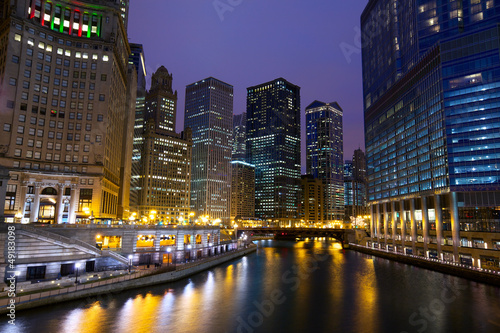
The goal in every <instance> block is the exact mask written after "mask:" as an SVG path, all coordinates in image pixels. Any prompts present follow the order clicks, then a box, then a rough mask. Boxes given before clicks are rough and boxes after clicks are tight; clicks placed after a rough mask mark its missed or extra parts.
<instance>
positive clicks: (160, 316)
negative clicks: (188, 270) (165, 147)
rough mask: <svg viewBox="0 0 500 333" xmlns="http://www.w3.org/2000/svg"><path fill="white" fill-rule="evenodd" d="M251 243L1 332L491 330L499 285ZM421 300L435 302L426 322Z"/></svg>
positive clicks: (316, 247) (330, 251)
mask: <svg viewBox="0 0 500 333" xmlns="http://www.w3.org/2000/svg"><path fill="white" fill-rule="evenodd" d="M259 245H260V248H259V250H258V251H257V252H256V253H254V254H251V255H249V256H246V257H244V258H241V259H238V260H236V261H233V262H231V263H227V264H224V265H221V266H219V267H216V268H214V269H212V270H210V271H207V272H203V273H200V274H197V275H194V276H192V277H191V278H189V279H185V280H182V281H178V282H175V283H170V284H166V285H160V286H154V287H147V288H142V289H138V290H131V291H125V292H122V293H119V294H117V295H111V297H108V296H107V295H103V297H100V298H97V299H99V301H90V302H88V301H86V300H81V301H78V302H68V303H63V304H61V305H57V306H49V307H45V308H39V309H34V310H29V311H24V312H19V314H18V319H17V321H16V326H15V327H13V326H10V325H8V324H6V323H3V322H2V323H0V332H23V333H24V332H37V333H39V332H81V333H93V332H100V333H101V332H126V333H129V332H130V333H132V332H133V333H136V332H217V333H221V332H222V333H223V332H245V333H254V332H403V331H405V332H418V331H419V330H421V331H422V329H423V327H424V326H423V325H424V324H423V323H425V325H426V326H425V331H426V332H497V331H499V328H500V315H499V313H500V305H499V304H500V303H499V298H500V291H499V289H498V288H494V287H490V286H486V285H481V284H477V283H472V282H469V281H466V280H462V279H459V278H455V277H451V276H446V275H443V274H440V273H436V272H431V271H427V270H422V269H419V268H415V267H411V266H406V265H403V264H399V263H394V262H390V261H387V260H383V259H380V258H373V257H371V256H366V255H363V254H360V253H356V252H353V251H345V252H344V251H342V249H341V247H340V244H338V243H332V242H329V241H312V240H308V241H305V242H278V241H262V242H259ZM450 286H451V287H450ZM447 288H448V289H447ZM443 290H444V291H445V292H447V290H450V292H449V293H446V294H444V295H445V296H446V297H447V298H443V296H441V295H443V294H442V293H443ZM452 296H453V301H450V302H445V301H444V300H447V299H451V297H452ZM439 302H441V303H439ZM441 304H442V306H441ZM422 308H426V309H430V310H432V309H434V311H433V312H432V311H431V312H430V314H431V315H432V318H431V319H432V320H431V319H426V320H425V322H424V321H423V320H424V319H422V318H423V317H422V315H421V313H420V311H421V309H422ZM414 314H415V315H416V317H414V321H411V319H410V318H411V316H412V315H414ZM415 320H420V321H417V324H415Z"/></svg>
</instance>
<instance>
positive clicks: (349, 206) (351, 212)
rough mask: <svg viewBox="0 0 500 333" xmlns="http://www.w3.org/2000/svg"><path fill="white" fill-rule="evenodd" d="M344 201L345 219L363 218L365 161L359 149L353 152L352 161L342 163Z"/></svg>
mask: <svg viewBox="0 0 500 333" xmlns="http://www.w3.org/2000/svg"><path fill="white" fill-rule="evenodd" d="M344 201H345V203H344V204H345V217H344V220H346V221H349V220H350V217H351V216H352V217H361V216H365V215H366V214H367V213H368V212H367V206H366V159H365V154H364V153H363V151H362V150H361V149H356V150H355V151H354V154H353V157H352V160H346V161H345V162H344Z"/></svg>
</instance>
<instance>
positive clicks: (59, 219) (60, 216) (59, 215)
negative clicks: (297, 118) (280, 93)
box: [56, 184, 64, 224]
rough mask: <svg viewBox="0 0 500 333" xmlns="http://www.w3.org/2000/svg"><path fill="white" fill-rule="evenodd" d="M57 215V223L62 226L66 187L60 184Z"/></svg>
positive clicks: (58, 187)
mask: <svg viewBox="0 0 500 333" xmlns="http://www.w3.org/2000/svg"><path fill="white" fill-rule="evenodd" d="M57 190H58V192H57V205H56V207H57V214H56V223H57V224H61V223H62V222H63V212H64V202H63V194H64V185H63V184H58V186H57Z"/></svg>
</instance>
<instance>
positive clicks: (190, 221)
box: [189, 212, 194, 225]
mask: <svg viewBox="0 0 500 333" xmlns="http://www.w3.org/2000/svg"><path fill="white" fill-rule="evenodd" d="M193 217H194V212H191V213H189V224H191V225H192V224H193Z"/></svg>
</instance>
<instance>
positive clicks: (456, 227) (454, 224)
mask: <svg viewBox="0 0 500 333" xmlns="http://www.w3.org/2000/svg"><path fill="white" fill-rule="evenodd" d="M450 213H451V214H450V215H451V235H452V237H453V261H455V262H458V261H459V258H458V248H459V247H460V223H459V218H458V202H457V192H451V193H450Z"/></svg>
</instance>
